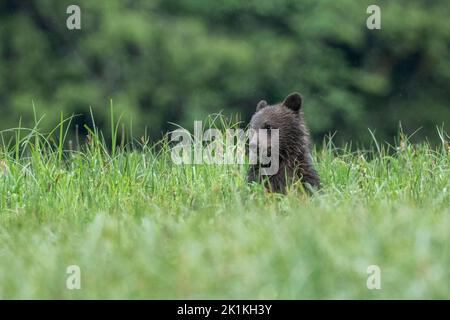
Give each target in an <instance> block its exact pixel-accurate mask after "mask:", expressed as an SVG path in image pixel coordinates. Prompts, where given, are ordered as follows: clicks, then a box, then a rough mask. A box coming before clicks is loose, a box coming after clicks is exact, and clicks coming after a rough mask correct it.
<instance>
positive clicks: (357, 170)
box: [0, 121, 450, 299]
mask: <svg viewBox="0 0 450 320" xmlns="http://www.w3.org/2000/svg"><path fill="white" fill-rule="evenodd" d="M68 125H69V121H61V123H60V124H59V126H58V127H56V128H55V130H54V131H53V132H46V133H42V132H40V131H39V129H38V125H37V126H36V127H35V128H31V129H24V128H21V127H20V126H19V127H18V128H13V129H11V130H4V131H3V132H2V139H3V141H2V144H3V147H2V148H1V153H0V298H2V299H12V298H18V299H35V298H43V299H94V298H105V299H119V298H125V299H141V298H143V299H165V298H171V299H197V298H198V299H228V298H230V299H231V298H232V299H315V298H318V299H344V298H345V299H347V298H348V299H387V298H389V299H390V298H398V299H406V298H411V299H418V298H425V299H431V298H433V299H448V298H450V235H449V230H450V192H449V191H450V166H449V164H450V148H449V144H448V140H449V137H448V135H446V134H445V132H444V131H443V130H437V131H436V134H437V135H439V136H440V138H441V139H440V140H441V144H439V145H430V144H429V143H427V142H422V143H420V144H411V143H410V142H409V140H408V137H407V136H406V135H404V134H402V133H400V134H399V136H398V139H397V142H396V144H395V145H393V146H392V145H389V144H387V143H383V142H377V141H376V138H375V137H374V139H373V143H372V145H371V146H369V147H367V148H366V149H364V148H359V149H358V148H354V147H351V145H350V144H349V145H344V146H335V145H334V144H333V142H332V139H327V140H325V141H323V142H320V141H319V142H317V141H316V144H315V147H314V160H315V163H316V167H317V170H318V172H319V174H320V176H321V179H322V189H321V190H319V191H317V192H315V193H314V194H312V195H309V194H307V193H305V192H304V191H303V189H302V187H301V186H299V185H294V186H292V187H291V188H290V190H289V192H288V193H287V194H286V195H280V194H268V193H267V192H265V190H264V188H263V187H261V186H260V185H255V184H254V185H249V184H247V183H246V181H245V172H246V167H245V166H244V165H174V164H173V163H172V161H171V159H170V155H169V149H168V145H167V143H165V142H164V140H163V141H161V142H160V143H157V144H150V143H148V141H147V140H146V139H145V138H142V139H141V138H139V139H136V140H134V141H133V143H131V142H130V141H127V142H122V141H121V130H120V128H119V126H117V125H116V124H115V122H113V121H112V122H111V127H112V129H113V130H112V135H111V136H112V138H111V141H105V139H103V137H102V134H101V132H99V131H98V130H97V129H95V128H92V129H90V133H89V136H88V139H87V142H81V143H79V144H78V143H75V142H70V143H69V141H67V139H66V135H67V128H68ZM368 134H370V132H368ZM8 135H9V136H10V139H9V138H6V136H8ZM69 146H70V148H69ZM107 146H112V148H108V147H107ZM70 265H77V266H79V267H80V270H81V289H79V290H69V289H68V288H67V287H66V280H67V277H68V274H67V267H68V266H70ZM370 265H377V266H378V267H379V268H380V270H381V289H375V290H369V289H368V287H367V285H366V281H367V278H368V276H369V275H368V273H367V268H368V266H370Z"/></svg>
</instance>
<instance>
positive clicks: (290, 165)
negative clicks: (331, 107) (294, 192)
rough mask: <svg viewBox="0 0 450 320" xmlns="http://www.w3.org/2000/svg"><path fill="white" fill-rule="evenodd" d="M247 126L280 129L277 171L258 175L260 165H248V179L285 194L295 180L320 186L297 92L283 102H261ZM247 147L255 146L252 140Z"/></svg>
mask: <svg viewBox="0 0 450 320" xmlns="http://www.w3.org/2000/svg"><path fill="white" fill-rule="evenodd" d="M250 129H253V130H256V132H258V131H257V130H258V129H267V130H268V131H269V132H270V129H278V130H279V140H278V141H279V142H278V149H279V170H278V172H277V173H276V174H273V175H269V176H265V175H262V174H260V172H261V165H260V164H253V165H250V167H249V170H248V174H247V180H248V181H249V182H263V183H264V184H265V187H266V189H267V190H268V191H269V192H277V193H285V192H286V187H287V186H289V185H291V184H292V183H295V182H296V181H301V183H302V184H303V186H304V187H305V189H306V190H311V187H312V188H319V187H320V178H319V175H318V174H317V172H316V170H315V169H314V166H313V163H312V158H311V152H310V138H309V131H308V128H307V126H306V124H305V119H304V115H303V110H302V96H301V95H300V94H299V93H297V92H294V93H291V94H290V95H288V96H287V97H286V99H285V100H284V101H283V102H281V103H278V104H275V105H268V104H267V102H266V101H264V100H262V101H260V102H259V103H258V105H257V108H256V113H255V114H254V115H253V116H252V119H251V121H250ZM269 139H270V134H269V136H268V140H269ZM259 147H261V146H259ZM250 148H255V145H254V140H252V139H251V141H250ZM268 151H269V154H270V150H268Z"/></svg>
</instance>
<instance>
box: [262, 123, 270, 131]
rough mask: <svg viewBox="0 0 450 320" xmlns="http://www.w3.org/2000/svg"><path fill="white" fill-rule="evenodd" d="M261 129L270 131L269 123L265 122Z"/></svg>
mask: <svg viewBox="0 0 450 320" xmlns="http://www.w3.org/2000/svg"><path fill="white" fill-rule="evenodd" d="M262 128H263V129H265V130H270V129H272V126H271V125H270V123H267V122H265V123H264V124H263V126H262Z"/></svg>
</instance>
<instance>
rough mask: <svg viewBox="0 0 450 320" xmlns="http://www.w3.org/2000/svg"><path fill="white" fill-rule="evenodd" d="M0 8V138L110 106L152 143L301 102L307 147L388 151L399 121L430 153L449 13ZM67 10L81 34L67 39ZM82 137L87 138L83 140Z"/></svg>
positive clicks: (229, 4)
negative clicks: (293, 96) (378, 16)
mask: <svg viewBox="0 0 450 320" xmlns="http://www.w3.org/2000/svg"><path fill="white" fill-rule="evenodd" d="M373 3H374V1H349V0H343V1H339V2H336V1H317V0H302V1H298V0H280V1H271V0H250V1H235V0H228V1H195V0H164V1H162V0H152V1H147V0H145V1H144V0H129V1H119V0H108V1H106V0H101V1H89V0H87V1H69V0H63V1H61V0H37V1H18V0H4V1H1V3H0V22H1V23H0V25H1V28H0V108H1V109H0V110H2V111H3V112H2V115H3V116H2V118H1V119H0V128H3V129H4V128H9V127H11V126H15V125H17V123H18V119H19V117H20V116H22V117H23V122H22V123H23V124H24V125H28V126H31V124H32V123H33V119H34V116H33V110H32V101H34V103H35V105H36V109H37V111H38V114H39V115H42V114H46V119H45V120H44V121H43V122H42V125H43V126H44V127H46V128H53V127H54V125H55V123H57V122H58V119H59V111H60V110H64V112H65V114H66V115H67V114H72V113H74V114H79V115H80V117H79V118H78V120H77V121H76V123H78V124H79V127H80V130H81V131H83V124H84V123H89V116H88V115H89V107H92V109H93V110H94V114H95V115H96V118H97V125H98V126H99V127H104V126H105V125H106V124H107V123H108V122H107V121H108V120H107V119H108V117H107V114H108V106H109V101H110V99H113V101H114V105H115V106H116V108H117V109H118V111H119V112H123V114H124V118H123V121H124V122H125V123H126V124H127V125H128V126H129V125H130V124H131V123H133V125H132V126H133V128H134V130H135V133H136V135H140V134H142V133H143V131H144V128H145V126H147V127H148V132H149V134H150V135H151V136H152V137H153V138H159V137H160V136H161V133H162V132H165V131H166V130H167V129H168V128H170V125H169V124H168V122H169V121H170V122H176V123H178V124H181V125H183V126H187V127H191V126H192V122H193V120H194V119H202V118H203V117H204V116H205V115H206V114H210V113H217V112H219V111H221V110H223V112H224V113H225V114H239V115H240V117H241V119H242V120H245V121H246V120H248V119H249V117H250V115H251V114H252V112H253V111H254V108H255V105H256V103H257V102H258V101H259V100H260V99H267V100H268V101H270V102H273V103H274V102H277V101H279V100H281V99H282V98H283V97H284V96H285V95H287V94H288V93H289V92H291V91H293V90H298V91H301V92H302V93H303V95H304V97H305V101H306V113H307V118H308V122H309V124H310V126H311V129H312V132H313V134H314V136H315V138H316V139H317V140H318V142H320V141H321V138H322V137H323V136H324V135H325V134H327V133H334V132H337V135H336V138H335V139H336V142H342V141H345V142H348V141H350V140H352V141H361V142H364V141H366V142H367V140H368V139H370V135H369V134H368V132H367V128H371V129H373V130H376V133H377V136H378V137H379V138H380V139H381V140H384V139H388V140H389V141H392V138H393V137H394V135H395V133H396V132H397V129H398V124H399V121H401V123H402V126H403V129H404V131H405V132H407V133H412V132H414V131H415V130H416V129H418V128H422V129H421V130H420V131H419V132H418V133H417V134H416V135H415V136H414V138H416V139H417V140H416V141H420V140H422V139H423V138H425V137H428V138H429V139H431V140H432V141H434V142H437V141H438V136H437V134H436V125H442V123H445V122H448V121H449V120H450V108H449V105H448V101H449V100H450V91H449V90H448V89H449V87H450V59H448V57H449V56H450V19H448V11H449V8H450V4H449V2H448V1H447V0H433V1H419V0H415V1H407V0H398V1H375V3H377V4H379V5H380V6H381V12H382V29H381V30H368V29H367V28H366V18H367V17H368V14H367V13H366V9H367V6H368V5H369V4H373ZM69 4H78V5H79V6H80V7H81V13H82V18H81V19H82V21H81V23H82V30H80V31H69V30H67V28H66V19H67V17H68V15H67V14H66V8H67V6H68V5H69ZM82 133H86V132H85V131H83V132H82Z"/></svg>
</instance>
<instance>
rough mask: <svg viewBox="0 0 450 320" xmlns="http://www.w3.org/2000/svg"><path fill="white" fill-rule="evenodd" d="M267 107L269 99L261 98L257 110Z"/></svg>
mask: <svg viewBox="0 0 450 320" xmlns="http://www.w3.org/2000/svg"><path fill="white" fill-rule="evenodd" d="M265 107H267V101H266V100H261V101H260V102H258V104H257V105H256V111H259V110H261V109H262V108H265Z"/></svg>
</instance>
